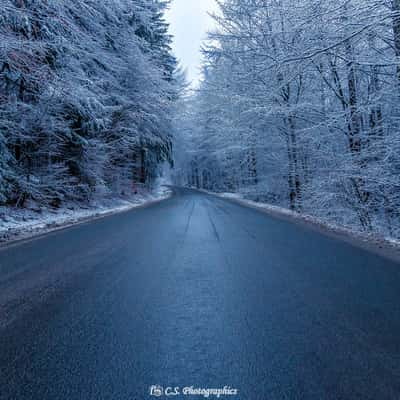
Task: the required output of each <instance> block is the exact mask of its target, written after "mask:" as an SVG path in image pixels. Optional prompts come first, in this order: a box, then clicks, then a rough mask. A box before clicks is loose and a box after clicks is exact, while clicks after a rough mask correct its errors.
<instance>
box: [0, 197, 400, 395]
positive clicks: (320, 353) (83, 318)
mask: <svg viewBox="0 0 400 400" xmlns="http://www.w3.org/2000/svg"><path fill="white" fill-rule="evenodd" d="M155 384H159V385H162V386H164V387H168V386H171V387H175V386H177V387H180V389H182V388H184V387H187V386H189V387H190V386H194V387H198V388H220V387H224V386H230V387H231V388H234V389H238V390H239V394H238V395H237V396H231V397H229V396H228V397H224V398H228V399H230V398H232V399H249V400H258V399H260V400H274V399H276V400H284V399H290V400H292V399H307V400H308V399H318V400H320V399H335V400H338V399H363V400H366V399H374V400H384V399H396V400H397V399H400V266H399V265H397V264H396V263H394V262H391V261H388V260H386V259H383V258H380V257H379V256H376V255H373V254H370V253H368V252H366V251H364V250H361V249H358V248H355V247H352V246H351V245H349V244H346V243H344V242H340V241H337V240H335V239H332V238H329V237H325V236H323V235H321V234H319V233H317V232H314V231H311V230H308V229H307V228H305V227H302V226H299V225H295V224H291V223H289V222H286V221H281V220H278V219H274V218H272V217H269V216H267V215H266V214H263V213H260V212H258V211H256V210H253V209H250V208H245V207H242V206H240V205H238V204H234V203H231V202H229V201H226V200H222V199H219V198H215V197H212V196H209V195H205V194H201V193H198V192H193V191H186V190H179V191H178V193H177V194H176V195H175V196H174V197H173V198H171V199H169V200H167V201H164V202H162V203H159V204H156V205H153V206H150V207H147V208H143V209H138V210H134V211H131V212H128V213H124V214H119V215H115V216H113V217H109V218H105V219H102V220H98V221H95V222H92V223H90V224H85V225H81V226H77V227H74V228H71V229H67V230H64V231H60V232H57V233H53V234H50V235H47V236H44V237H41V238H39V239H36V240H33V241H30V242H27V243H23V244H20V245H17V246H13V247H10V248H8V249H3V250H1V251H0V398H1V399H16V400H23V399H29V400H48V399H51V400H53V399H54V400H64V399H65V400H75V399H76V400H81V399H93V400H94V399H96V400H100V399H110V400H119V399H124V400H125V399H126V400H134V399H138V400H139V399H140V400H141V399H147V398H150V396H149V390H150V386H151V385H155ZM152 398H154V397H152ZM175 398H191V399H197V398H201V397H195V396H176V397H175ZM211 398H212V397H211Z"/></svg>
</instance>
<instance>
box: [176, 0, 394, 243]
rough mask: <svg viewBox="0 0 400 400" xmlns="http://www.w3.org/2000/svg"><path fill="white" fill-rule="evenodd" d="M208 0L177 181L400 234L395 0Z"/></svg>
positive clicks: (184, 113)
mask: <svg viewBox="0 0 400 400" xmlns="http://www.w3.org/2000/svg"><path fill="white" fill-rule="evenodd" d="M218 3H219V6H220V12H218V13H216V15H214V19H215V21H216V24H217V28H216V29H215V30H214V31H213V32H211V33H210V35H209V40H208V42H207V45H205V46H204V49H203V52H204V67H203V69H204V79H203V81H202V83H201V85H200V87H199V90H198V91H196V93H195V94H194V95H192V96H187V97H186V99H185V100H184V101H183V105H182V109H181V114H180V117H179V120H178V121H179V122H178V125H179V126H180V128H181V129H180V131H179V133H178V135H179V138H180V139H181V140H182V139H183V138H184V140H185V141H186V142H187V144H186V145H185V147H186V149H187V152H186V153H185V154H183V153H179V154H178V155H177V157H178V158H177V164H178V169H177V171H176V175H177V179H178V180H179V181H181V182H184V183H187V184H189V185H192V186H196V187H201V188H205V189H208V190H212V191H224V192H234V193H241V194H242V195H243V196H245V197H247V198H249V199H253V200H256V201H261V202H266V203H270V204H274V205H278V206H281V207H285V208H290V209H291V210H293V211H295V212H298V213H304V214H309V215H313V216H315V217H317V218H320V219H323V220H325V221H328V222H333V223H336V224H340V225H347V226H350V227H353V228H356V229H357V230H359V231H365V232H371V233H377V234H379V235H385V236H391V237H397V238H398V237H400V214H399V206H400V197H399V194H400V191H399V184H400V181H399V172H400V141H399V133H400V101H399V100H400V1H399V0H393V1H392V0H390V1H389V0H338V1H334V2H332V1H330V0H302V1H291V0H225V1H219V2H218Z"/></svg>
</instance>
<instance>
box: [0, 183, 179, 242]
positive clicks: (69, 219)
mask: <svg viewBox="0 0 400 400" xmlns="http://www.w3.org/2000/svg"><path fill="white" fill-rule="evenodd" d="M171 194H172V191H171V190H170V189H169V188H168V187H167V186H164V185H159V186H157V188H156V189H155V190H153V191H152V192H148V191H141V192H139V193H137V194H135V195H134V196H132V197H124V198H109V199H103V200H101V201H97V202H93V203H91V204H90V205H87V206H86V207H83V206H80V205H77V204H67V205H65V206H64V207H62V208H60V209H43V208H40V207H39V206H38V205H36V204H30V205H28V207H27V208H23V209H21V208H12V207H0V243H4V242H10V241H14V240H20V239H27V238H30V237H32V236H35V235H40V234H43V233H47V232H51V231H54V230H58V229H62V228H65V227H68V226H72V225H75V224H79V223H82V222H86V221H90V220H92V219H96V218H101V217H105V216H108V215H112V214H116V213H120V212H123V211H128V210H130V209H133V208H135V207H140V206H144V205H148V204H151V203H154V202H157V201H161V200H164V199H166V198H168V197H170V196H171Z"/></svg>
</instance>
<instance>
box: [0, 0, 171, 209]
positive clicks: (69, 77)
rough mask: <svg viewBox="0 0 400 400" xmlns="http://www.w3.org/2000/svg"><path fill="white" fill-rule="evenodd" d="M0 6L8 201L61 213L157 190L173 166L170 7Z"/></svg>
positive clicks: (110, 0)
mask: <svg viewBox="0 0 400 400" xmlns="http://www.w3.org/2000/svg"><path fill="white" fill-rule="evenodd" d="M0 4H1V12H0V38H1V39H0V203H1V204H3V205H4V204H6V205H10V206H16V207H24V206H25V204H26V202H27V201H34V202H36V203H38V204H43V205H45V206H51V207H59V206H60V205H62V204H63V203H64V202H67V201H74V202H88V201H90V200H91V199H93V198H101V197H102V196H106V195H118V194H121V193H123V192H131V191H132V190H134V188H135V187H136V185H151V184H152V182H153V181H154V179H155V177H156V176H157V174H158V169H159V167H160V165H161V164H162V163H164V162H172V133H171V128H170V126H171V117H170V116H171V109H172V108H173V104H174V102H175V99H176V97H177V95H178V93H177V89H176V88H177V86H176V85H175V83H174V82H175V77H174V74H175V69H176V60H175V58H174V56H173V55H172V53H171V47H170V43H171V37H170V35H169V34H168V25H167V24H166V22H165V20H164V11H165V8H166V7H167V6H168V2H166V1H163V0H104V1H103V0H102V1H90V0H89V1H88V0H74V1H70V0H50V1H43V0H1V1H0ZM1 204H0V205H1Z"/></svg>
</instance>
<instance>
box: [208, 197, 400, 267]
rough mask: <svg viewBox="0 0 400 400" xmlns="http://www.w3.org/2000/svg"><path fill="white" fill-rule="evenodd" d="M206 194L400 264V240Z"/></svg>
mask: <svg viewBox="0 0 400 400" xmlns="http://www.w3.org/2000/svg"><path fill="white" fill-rule="evenodd" d="M204 192H205V193H208V194H211V195H214V196H217V197H220V198H223V199H225V200H229V201H232V202H234V203H237V204H240V205H243V206H246V207H251V208H254V209H256V210H258V211H261V212H263V213H266V214H268V215H270V216H272V217H275V218H279V219H282V220H286V221H289V222H292V223H297V224H301V225H303V226H306V227H308V228H311V229H313V230H314V231H317V232H319V233H321V234H324V235H326V236H330V237H333V238H335V239H338V240H341V241H345V242H347V243H349V244H351V245H353V246H356V247H359V248H362V249H365V250H368V251H370V252H372V253H375V254H378V255H380V256H383V257H386V258H389V259H391V260H393V261H396V262H400V240H398V239H394V238H390V237H382V236H379V235H377V234H374V233H366V232H360V231H357V230H355V229H352V228H351V227H347V226H342V225H336V224H333V223H330V222H327V221H324V220H322V219H319V218H316V217H313V216H311V215H308V214H300V213H297V212H294V211H291V210H289V209H286V208H282V207H278V206H273V205H270V204H265V203H258V202H255V201H252V200H247V199H244V198H243V197H242V196H241V195H240V194H235V193H214V192H209V191H206V190H204Z"/></svg>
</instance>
